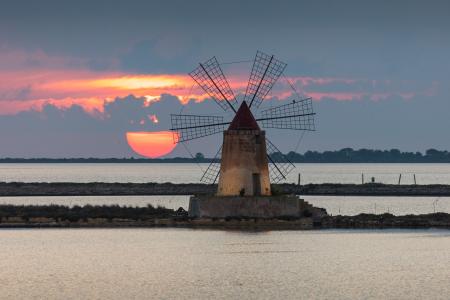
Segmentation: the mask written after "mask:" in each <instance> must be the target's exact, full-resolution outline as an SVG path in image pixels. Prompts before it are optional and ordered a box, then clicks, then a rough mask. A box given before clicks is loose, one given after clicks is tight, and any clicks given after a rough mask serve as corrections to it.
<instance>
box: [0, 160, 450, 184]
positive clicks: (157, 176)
mask: <svg viewBox="0 0 450 300" xmlns="http://www.w3.org/2000/svg"><path fill="white" fill-rule="evenodd" d="M295 166H296V168H295V169H294V171H293V172H292V173H290V174H289V175H288V178H287V182H295V183H296V182H297V180H298V173H301V182H302V184H306V183H325V182H327V183H361V174H362V173H364V178H365V181H369V180H371V178H372V177H374V178H375V181H376V182H383V183H390V184H397V183H398V178H399V174H400V173H401V174H402V181H401V182H402V183H405V184H412V183H414V179H413V178H414V177H413V175H414V174H416V180H417V183H418V184H435V183H441V184H450V164H295ZM207 167H208V164H200V166H199V165H196V164H0V181H6V182H11V181H24V182H93V181H96V182H174V183H190V182H199V180H200V177H201V175H202V173H203V172H202V171H203V170H206V168H207Z"/></svg>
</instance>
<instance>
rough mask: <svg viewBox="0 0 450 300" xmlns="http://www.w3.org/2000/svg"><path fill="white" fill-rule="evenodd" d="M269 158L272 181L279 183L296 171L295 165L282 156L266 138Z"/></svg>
mask: <svg viewBox="0 0 450 300" xmlns="http://www.w3.org/2000/svg"><path fill="white" fill-rule="evenodd" d="M266 142H267V157H268V158H269V162H270V163H269V176H270V181H271V182H273V183H278V182H280V181H282V180H285V179H286V176H287V175H288V174H289V173H290V172H292V170H294V169H295V166H294V164H293V163H292V162H291V161H290V160H289V159H288V158H287V157H286V155H284V154H282V153H281V151H280V150H278V148H277V147H276V146H275V145H274V144H273V143H272V142H271V141H269V139H267V138H266Z"/></svg>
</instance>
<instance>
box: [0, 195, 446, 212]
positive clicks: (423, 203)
mask: <svg viewBox="0 0 450 300" xmlns="http://www.w3.org/2000/svg"><path fill="white" fill-rule="evenodd" d="M302 198H304V199H305V200H306V201H308V202H309V203H311V204H313V205H315V206H318V207H323V208H325V209H326V210H327V212H328V213H329V214H332V215H338V214H341V215H356V214H360V213H371V214H373V213H376V214H381V213H386V212H388V213H391V214H394V215H406V214H428V213H432V212H434V211H436V212H446V213H450V197H440V198H438V197H385V196H383V197H360V196H352V197H344V196H304V197H302ZM0 204H16V205H22V204H23V205H30V204H33V205H48V204H60V205H69V206H74V205H80V206H81V205H86V204H92V205H112V204H118V205H128V206H146V205H148V204H151V205H153V206H158V205H159V206H164V207H167V208H172V209H178V208H179V207H183V208H184V209H186V210H187V209H188V206H189V197H188V196H70V197H69V196H54V197H0Z"/></svg>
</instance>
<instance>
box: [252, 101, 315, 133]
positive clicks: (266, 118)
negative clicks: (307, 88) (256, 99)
mask: <svg viewBox="0 0 450 300" xmlns="http://www.w3.org/2000/svg"><path fill="white" fill-rule="evenodd" d="M314 116H315V113H314V111H313V106H312V98H307V99H302V100H297V101H296V100H293V101H292V102H290V103H287V104H283V105H280V106H276V107H273V108H269V109H265V110H262V111H261V118H258V119H256V121H258V122H261V124H262V126H263V127H264V128H278V129H293V130H307V131H314V130H315V124H314Z"/></svg>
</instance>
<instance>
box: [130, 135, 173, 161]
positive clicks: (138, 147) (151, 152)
mask: <svg viewBox="0 0 450 300" xmlns="http://www.w3.org/2000/svg"><path fill="white" fill-rule="evenodd" d="M126 136H127V142H128V145H129V146H130V147H131V149H133V151H134V152H136V153H137V154H139V155H142V156H145V157H149V158H157V157H161V156H163V155H166V154H169V153H170V152H172V150H173V149H174V148H175V146H176V144H175V143H174V142H173V133H172V132H171V131H156V132H147V131H137V132H127V134H126Z"/></svg>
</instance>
